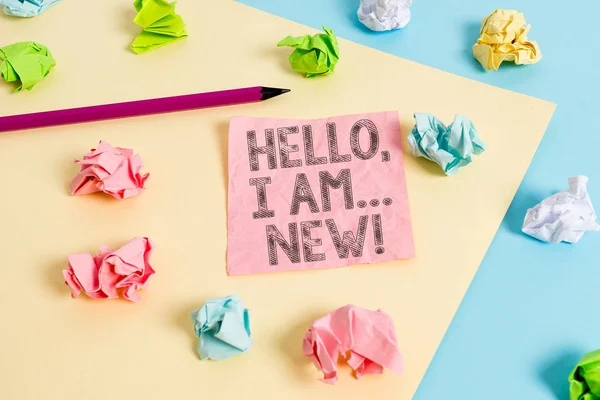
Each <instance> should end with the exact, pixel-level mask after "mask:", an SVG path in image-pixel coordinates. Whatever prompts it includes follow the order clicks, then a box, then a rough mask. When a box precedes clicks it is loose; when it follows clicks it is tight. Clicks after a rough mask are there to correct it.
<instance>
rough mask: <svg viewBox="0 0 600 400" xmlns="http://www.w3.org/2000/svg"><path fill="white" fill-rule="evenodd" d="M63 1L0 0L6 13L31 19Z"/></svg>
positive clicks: (0, 4)
mask: <svg viewBox="0 0 600 400" xmlns="http://www.w3.org/2000/svg"><path fill="white" fill-rule="evenodd" d="M60 1H62V0H0V6H1V7H2V8H3V9H4V13H5V14H7V15H12V16H13V17H23V18H31V17H35V16H36V15H40V14H41V13H43V12H44V11H46V10H47V9H49V8H50V7H52V6H53V5H55V4H57V3H59V2H60Z"/></svg>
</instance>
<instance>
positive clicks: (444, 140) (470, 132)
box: [408, 114, 486, 175]
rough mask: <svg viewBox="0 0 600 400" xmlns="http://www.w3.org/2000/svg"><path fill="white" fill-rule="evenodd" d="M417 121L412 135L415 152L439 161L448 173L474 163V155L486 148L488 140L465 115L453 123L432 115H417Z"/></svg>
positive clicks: (457, 117)
mask: <svg viewBox="0 0 600 400" xmlns="http://www.w3.org/2000/svg"><path fill="white" fill-rule="evenodd" d="M415 121H416V122H415V127H414V128H413V130H412V132H411V133H410V135H409V137H408V143H409V144H410V147H411V148H412V153H413V155H414V156H415V157H424V158H426V159H428V160H430V161H433V162H435V163H437V164H438V165H439V166H440V167H441V168H442V170H443V171H444V173H445V174H446V175H452V174H455V173H457V172H458V171H459V170H460V169H461V168H462V167H464V166H466V165H468V164H470V163H471V161H472V158H471V157H472V156H473V155H479V154H481V153H483V151H484V150H485V147H486V145H485V143H483V142H482V141H481V139H479V136H478V135H477V131H476V130H475V127H474V126H473V123H472V122H471V120H470V119H469V118H467V117H465V116H464V115H457V116H456V117H454V121H453V122H452V123H451V124H450V126H446V125H444V124H443V123H442V121H440V120H439V119H438V118H437V117H435V116H434V115H431V114H415Z"/></svg>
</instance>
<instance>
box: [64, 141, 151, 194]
mask: <svg viewBox="0 0 600 400" xmlns="http://www.w3.org/2000/svg"><path fill="white" fill-rule="evenodd" d="M75 162H76V163H78V164H81V170H80V171H79V173H78V174H77V176H75V178H74V179H73V181H72V182H71V194H72V195H82V194H89V193H95V192H104V193H107V194H110V195H111V196H113V197H114V198H116V199H119V200H123V199H126V198H128V197H133V196H137V195H138V194H140V193H141V192H142V191H143V190H144V182H146V179H148V176H149V175H150V174H144V175H142V174H140V170H141V169H142V168H143V167H144V163H143V162H142V159H141V158H140V156H139V155H138V154H135V155H134V154H133V150H132V149H123V148H121V147H113V146H112V145H111V144H110V143H108V142H104V141H100V144H99V145H98V148H97V149H92V150H91V151H90V152H89V153H87V154H84V156H83V160H75Z"/></svg>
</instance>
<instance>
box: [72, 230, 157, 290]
mask: <svg viewBox="0 0 600 400" xmlns="http://www.w3.org/2000/svg"><path fill="white" fill-rule="evenodd" d="M153 247H154V244H153V243H152V241H151V240H150V239H148V238H145V237H144V238H141V237H137V238H134V239H132V240H130V241H129V242H127V243H126V244H125V245H124V246H123V247H121V248H120V249H118V250H112V249H111V248H109V247H107V246H101V247H100V254H98V255H97V256H95V257H93V256H92V255H91V254H89V253H83V254H71V255H70V256H68V260H69V268H68V269H64V270H63V271H62V272H63V276H64V278H65V283H66V284H67V285H68V286H69V287H70V288H71V297H73V298H76V297H77V296H79V294H80V293H81V292H84V293H85V294H86V295H88V296H89V297H91V298H92V299H100V300H102V299H114V298H118V297H119V294H120V293H122V294H123V297H124V298H126V299H127V300H131V301H133V302H136V301H138V300H140V296H139V294H138V293H137V291H138V290H141V289H145V288H146V286H147V285H148V280H149V279H150V276H151V275H153V274H154V270H153V269H152V267H151V266H150V255H151V254H152V249H153Z"/></svg>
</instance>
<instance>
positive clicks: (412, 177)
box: [0, 0, 554, 400]
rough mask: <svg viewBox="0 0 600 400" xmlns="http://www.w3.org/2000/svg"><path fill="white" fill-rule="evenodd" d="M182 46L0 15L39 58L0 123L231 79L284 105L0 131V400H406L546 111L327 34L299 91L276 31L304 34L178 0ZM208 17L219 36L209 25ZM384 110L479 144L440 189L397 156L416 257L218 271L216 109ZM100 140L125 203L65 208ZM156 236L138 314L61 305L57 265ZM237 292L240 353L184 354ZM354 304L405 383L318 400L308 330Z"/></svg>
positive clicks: (439, 181)
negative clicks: (32, 81) (117, 168)
mask: <svg viewBox="0 0 600 400" xmlns="http://www.w3.org/2000/svg"><path fill="white" fill-rule="evenodd" d="M178 11H179V12H180V14H181V15H182V16H183V17H184V20H185V21H186V23H187V24H188V32H189V35H190V37H189V38H188V39H186V40H183V41H180V42H178V43H176V44H173V45H171V46H167V47H165V48H162V49H159V50H156V51H154V52H151V53H148V54H145V55H139V56H136V55H134V54H133V53H132V52H131V51H129V50H128V46H129V44H130V43H131V41H132V40H133V38H134V37H135V35H136V34H137V33H138V30H139V28H138V27H137V26H135V25H134V24H133V23H132V22H131V20H132V19H133V17H134V14H135V12H134V10H133V7H132V6H131V4H130V1H129V0H118V1H116V0H111V1H65V2H63V3H61V4H59V5H57V6H56V7H54V8H52V9H50V10H48V11H47V12H46V13H45V14H44V15H42V16H40V17H38V18H34V19H28V20H21V19H14V18H8V17H5V16H0V45H6V44H10V43H13V42H16V41H26V40H35V41H40V42H42V43H43V44H45V45H47V46H48V47H49V48H50V49H51V51H52V52H53V53H54V56H55V57H56V59H57V62H58V65H57V67H56V69H55V70H54V71H52V73H51V74H50V75H49V76H48V77H47V78H46V79H45V80H44V81H42V82H41V83H40V84H39V85H38V86H37V87H36V88H35V89H34V90H33V91H32V92H23V93H16V94H13V93H12V87H11V85H8V84H4V83H0V115H10V114H16V113H25V112H33V111H41V110H50V109H57V108H65V107H73V106H83V105H92V104H102V103H108V102H119V101H127V100H135V99H143V98H151V97H161V96H169V95H177V94H185V93H193V92H205V91H210V90H219V89H228V88H236V87H247V86H257V85H265V86H278V87H286V88H290V89H292V93H290V94H286V95H284V96H281V97H278V98H276V99H272V100H269V101H267V102H263V103H260V104H251V105H244V106H237V107H228V108H219V109H212V110H203V111H190V112H185V113H178V114H169V115H161V116H152V117H143V118H134V119H128V120H121V121H109V122H101V123H92V124H86V125H79V126H67V127H60V128H51V129H40V130H35V131H28V132H16V133H11V134H8V135H3V136H0V239H1V240H0V250H1V251H0V255H1V257H0V281H1V282H2V290H0V315H2V317H1V320H0V326H1V329H0V348H1V349H2V350H1V352H0V398H1V399H3V400H41V399H44V400H50V399H57V400H58V399H59V400H81V399H85V400H106V399H113V400H133V399H144V400H164V399H182V400H183V399H196V398H197V399H200V398H211V399H242V398H248V399H259V398H262V399H277V400H281V399H286V400H305V399H311V400H330V399H348V400H352V399H365V398H367V396H368V398H374V399H393V400H402V399H409V398H410V397H411V396H412V395H413V394H414V392H415V390H416V388H417V386H418V383H419V381H420V379H421V378H422V376H423V374H424V372H425V370H426V368H427V366H428V364H429V362H430V360H431V358H432V357H433V355H434V352H435V350H436V348H437V346H438V345H439V343H440V341H441V339H442V337H443V335H444V332H445V331H446V329H447V327H448V324H449V323H450V321H451V319H452V317H453V315H454V313H455V311H456V309H457V307H458V305H459V303H460V301H461V299H462V297H463V295H464V293H465V291H466V289H467V287H468V285H469V283H470V281H471V279H472V277H473V275H474V273H475V271H476V269H477V267H478V265H479V264H480V262H481V260H482V258H483V256H484V254H485V252H486V250H487V248H488V245H489V244H490V242H491V240H492V238H493V236H494V233H495V231H496V229H497V228H498V226H499V224H500V222H501V220H502V218H503V216H504V214H505V212H506V210H507V208H508V205H509V203H510V202H511V200H512V198H513V195H514V193H515V191H516V190H517V187H518V185H519V183H520V181H521V179H522V177H523V175H524V173H525V171H526V169H527V166H528V165H529V163H530V161H531V158H532V157H533V154H534V152H535V150H536V147H537V145H538V143H539V141H540V139H541V138H542V136H543V134H544V130H545V129H546V126H547V124H548V122H549V120H550V118H551V115H552V113H553V110H554V105H553V104H551V103H548V102H545V101H542V100H538V99H535V98H531V97H527V96H523V95H520V94H515V93H511V92H508V91H505V90H502V89H497V88H494V87H490V86H486V85H483V84H481V83H477V82H473V81H470V80H467V79H464V78H461V77H457V76H454V75H451V74H448V73H445V72H441V71H438V70H435V69H432V68H429V67H425V66H422V65H419V64H416V63H413V62H410V61H406V60H403V59H400V58H397V57H394V56H391V55H388V54H384V53H381V52H379V51H376V50H372V49H370V48H367V47H363V46H360V45H357V44H354V43H351V42H348V41H346V40H340V49H341V50H340V51H341V61H340V63H339V64H338V68H337V70H336V73H335V74H334V75H332V76H328V77H325V78H320V79H310V80H309V79H305V78H303V77H302V76H301V75H299V74H296V73H294V72H292V71H291V69H290V68H289V65H288V64H287V55H288V54H289V52H290V50H289V49H286V48H277V47H276V46H275V45H276V43H277V41H278V40H279V39H281V38H282V37H284V36H286V35H290V34H291V35H301V34H305V33H314V32H315V31H314V30H312V29H309V28H307V27H305V26H302V25H299V24H296V23H293V22H289V21H286V20H283V19H281V18H278V17H275V16H272V15H269V14H266V13H263V12H260V11H257V10H254V9H252V8H249V7H246V6H244V5H240V4H237V3H233V2H231V1H208V0H194V1H192V0H181V1H180V2H179V3H178ZM224 23H226V24H227V25H225V26H224V25H223V24H224ZM384 110H398V111H399V114H400V118H401V127H402V134H403V136H406V135H408V133H409V131H410V129H411V127H412V125H413V119H412V114H413V113H414V112H429V113H433V114H435V115H437V116H439V117H440V118H442V119H443V120H444V121H445V122H447V123H449V122H451V120H452V118H453V116H454V114H455V113H463V114H465V115H467V116H469V117H470V118H471V119H472V120H473V121H474V123H475V126H476V127H477V129H478V131H479V133H480V136H481V138H482V139H483V140H484V141H485V142H486V143H487V144H488V150H487V151H486V152H485V153H484V154H483V155H482V156H479V157H476V159H475V161H474V162H473V163H472V164H471V165H469V166H468V167H466V168H464V169H463V170H462V171H460V173H458V174H457V175H456V176H452V177H446V176H444V175H443V174H442V173H441V172H440V169H439V168H438V166H437V165H435V164H433V163H430V162H428V161H425V160H424V159H419V160H416V159H414V158H413V157H412V156H410V154H409V153H410V149H409V148H408V145H407V142H406V141H404V144H405V148H404V151H405V154H406V171H407V182H408V190H409V197H410V208H411V215H412V220H413V226H414V237H415V244H416V253H417V257H416V258H415V259H414V260H410V261H397V262H390V263H386V264H377V265H364V266H354V267H349V268H343V269H334V270H322V271H311V272H291V273H280V274H273V275H257V276H241V277H235V278H230V277H227V274H226V270H225V252H226V244H227V243H226V188H227V171H226V166H227V159H226V157H227V129H228V120H229V118H230V117H231V116H233V115H247V116H269V117H281V118H303V119H304V118H320V117H327V116H333V115H343V114H353V113H365V112H374V111H384ZM100 139H103V140H107V141H109V142H110V143H112V144H114V145H117V146H121V147H130V148H133V149H135V150H136V151H137V152H139V154H140V155H141V156H142V158H143V160H144V162H145V164H146V169H145V170H146V171H148V172H150V178H149V180H148V182H147V190H146V192H145V193H143V194H142V195H141V196H139V197H137V198H133V199H130V200H126V201H122V202H119V201H117V200H115V199H113V198H111V197H108V196H103V195H90V196H83V197H71V196H70V195H69V193H68V182H69V180H70V179H71V178H72V177H73V176H74V175H75V173H76V171H77V166H76V165H75V164H73V159H75V158H76V157H80V156H81V155H82V154H83V153H85V152H86V151H88V150H89V149H90V148H92V147H94V146H95V145H96V144H97V143H98V141H99V140H100ZM134 236H149V237H150V238H152V240H154V242H155V243H156V246H157V247H156V251H155V254H154V257H153V266H154V268H155V269H156V271H157V273H156V275H155V276H154V279H153V280H152V282H151V283H150V286H149V289H148V290H147V291H145V292H143V293H142V301H141V302H140V303H139V304H131V303H128V302H125V301H106V302H94V301H91V300H86V299H84V298H79V299H77V300H71V298H70V295H69V289H68V288H67V287H66V286H64V284H63V280H62V276H61V269H62V268H64V267H65V266H66V256H67V255H68V254H70V253H80V252H88V251H89V252H93V251H96V250H97V248H98V246H100V245H101V244H107V245H109V246H120V245H121V244H123V243H125V242H126V241H127V240H129V239H131V238H132V237H134ZM231 293H236V294H238V295H240V296H241V298H242V299H243V300H244V302H245V303H246V305H247V306H248V308H249V309H250V311H251V323H252V331H253V338H254V341H255V346H254V347H253V348H252V350H251V351H250V352H249V353H248V354H246V355H243V356H240V357H237V358H234V359H231V360H229V361H224V362H210V361H200V360H199V358H198V356H197V355H196V353H195V346H196V343H197V339H196V338H195V336H194V333H193V330H192V323H191V320H190V317H189V314H190V312H191V311H192V310H194V309H195V308H197V307H199V306H201V305H202V304H203V302H204V301H205V300H206V299H208V298H210V297H215V296H223V295H228V294H231ZM347 303H353V304H356V305H360V306H362V307H368V308H372V309H377V308H382V309H383V310H385V311H386V312H388V313H389V314H391V315H392V317H393V318H394V320H395V323H396V329H397V332H398V338H399V343H400V348H401V350H402V352H403V355H404V357H405V373H404V375H403V376H401V377H397V376H394V375H393V374H391V373H385V374H384V375H383V376H369V377H366V378H364V379H363V380H361V381H356V380H354V379H353V378H351V377H350V372H349V369H348V368H342V372H341V379H340V381H339V382H338V384H337V385H336V386H335V387H331V386H327V385H325V384H323V383H321V382H319V381H318V380H317V378H318V377H319V373H318V372H317V371H316V370H315V369H314V367H313V366H312V365H311V364H310V363H309V361H308V360H307V359H305V358H304V357H303V356H302V354H301V340H302V337H303V334H304V331H305V329H306V328H307V327H308V326H309V324H310V322H311V321H312V320H314V319H315V318H317V317H320V316H322V315H324V314H325V313H326V312H328V311H330V310H332V309H334V308H337V307H340V306H342V305H345V304H347Z"/></svg>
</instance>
